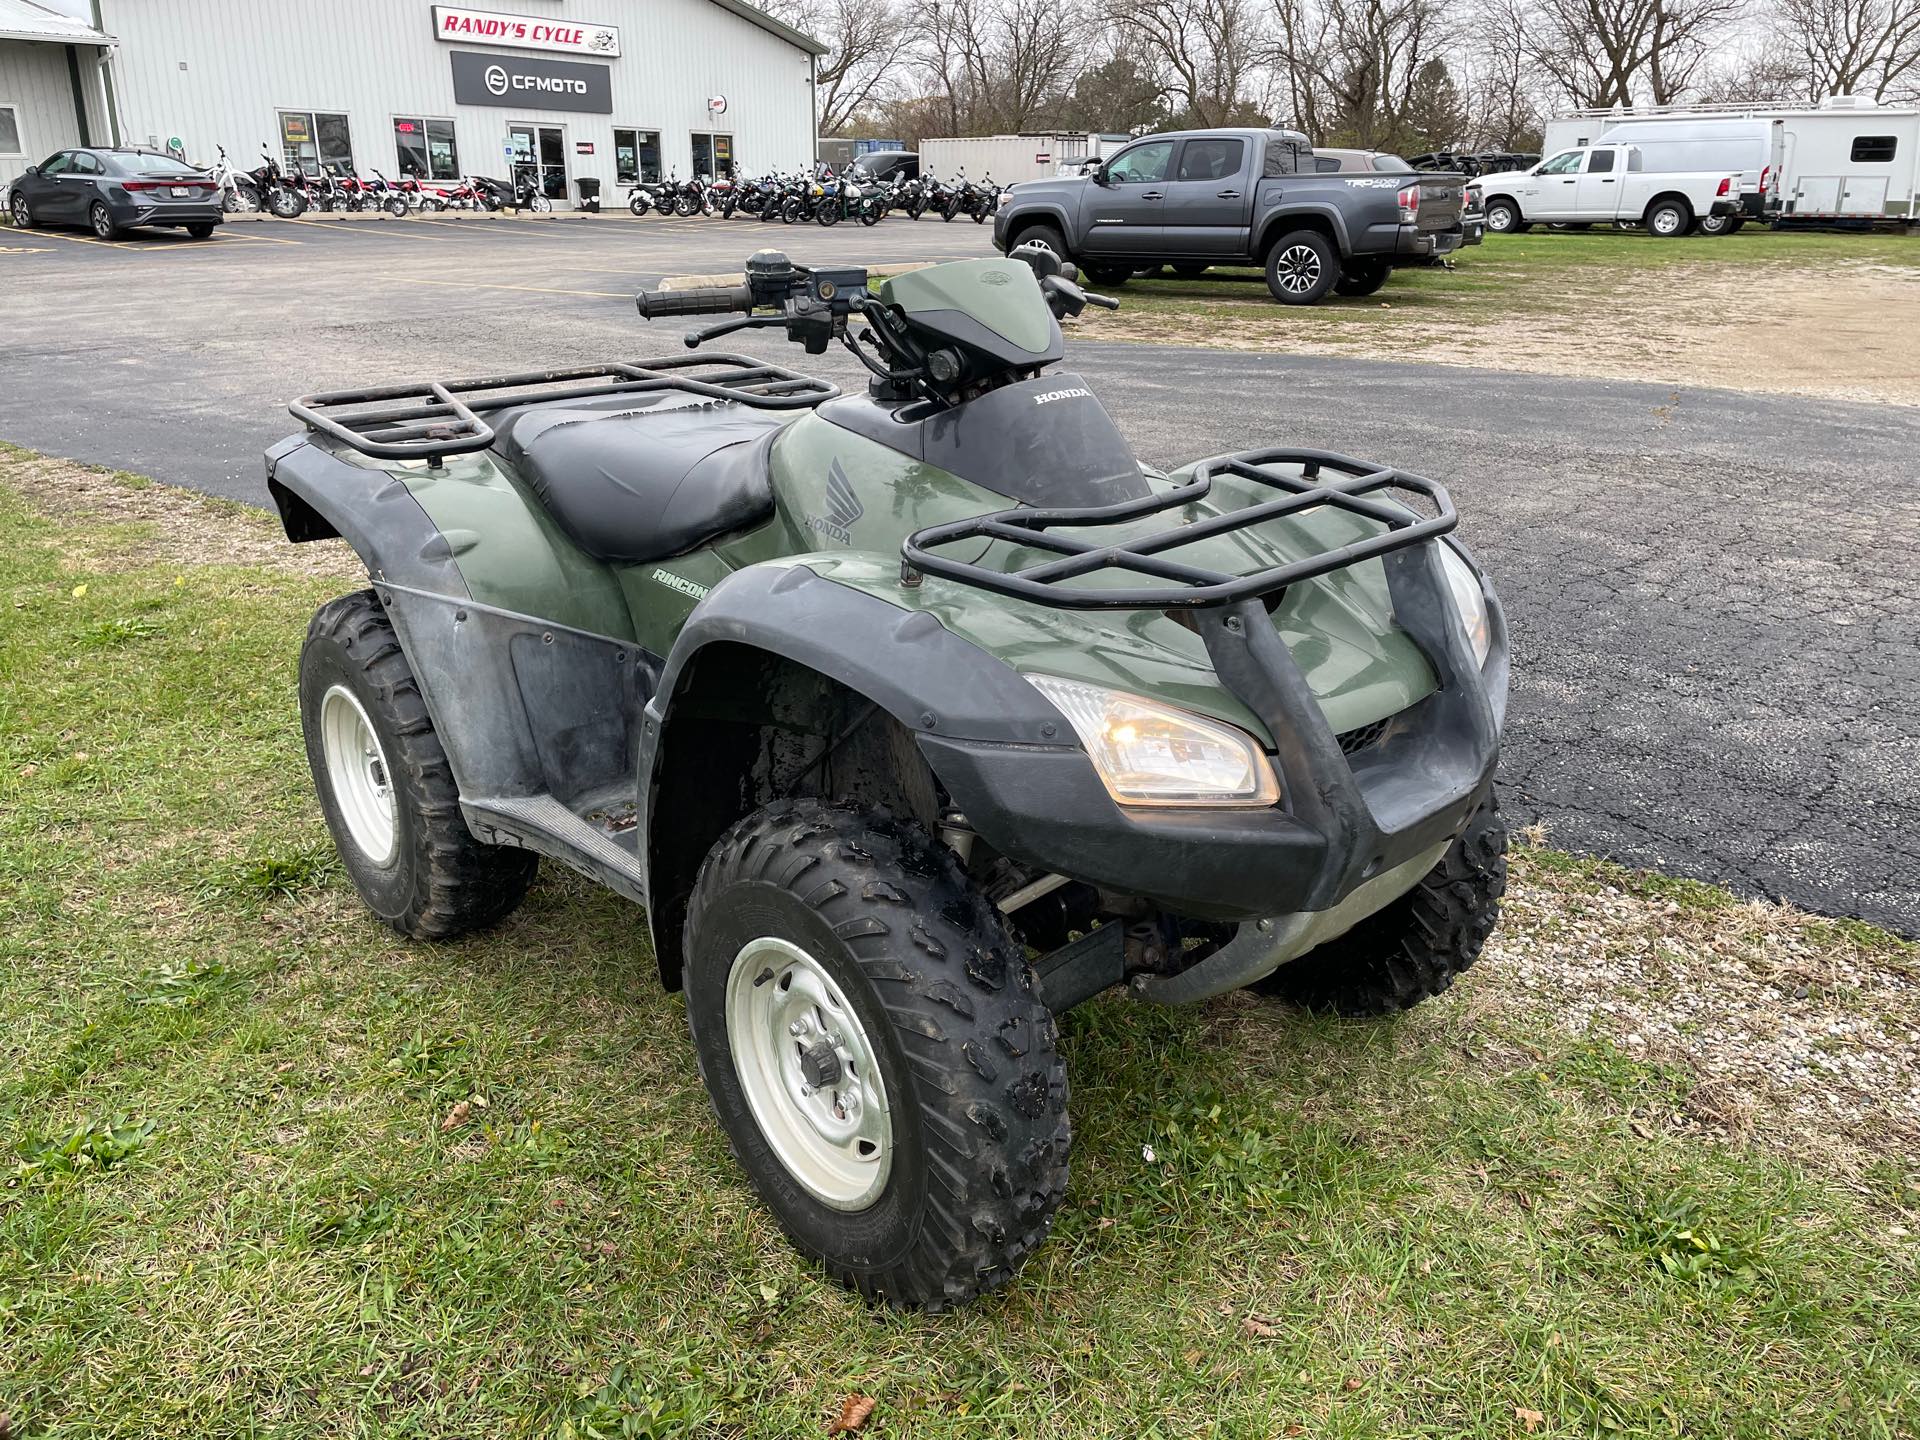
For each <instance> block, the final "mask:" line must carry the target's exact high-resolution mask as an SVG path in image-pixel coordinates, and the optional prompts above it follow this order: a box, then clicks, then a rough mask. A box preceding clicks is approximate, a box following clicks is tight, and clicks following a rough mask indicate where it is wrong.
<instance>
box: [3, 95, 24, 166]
mask: <svg viewBox="0 0 1920 1440" xmlns="http://www.w3.org/2000/svg"><path fill="white" fill-rule="evenodd" d="M25 153H26V152H25V151H23V150H22V149H21V148H20V112H19V111H18V110H16V109H14V107H13V106H11V105H0V155H23V154H25Z"/></svg>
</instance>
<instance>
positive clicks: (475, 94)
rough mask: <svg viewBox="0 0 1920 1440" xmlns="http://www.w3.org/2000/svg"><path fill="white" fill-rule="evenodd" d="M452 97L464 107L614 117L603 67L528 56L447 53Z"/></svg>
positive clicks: (607, 72) (610, 83)
mask: <svg viewBox="0 0 1920 1440" xmlns="http://www.w3.org/2000/svg"><path fill="white" fill-rule="evenodd" d="M449 59H450V60H451V62H452V64H453V98H454V101H455V103H457V104H460V105H491V106H495V107H500V106H511V107H512V108H513V109H515V110H573V111H579V112H581V113H584V114H588V115H611V114H612V113H613V78H612V77H613V72H612V71H611V70H609V69H608V68H607V67H606V66H605V65H582V64H579V63H577V62H575V61H571V60H537V59H535V58H533V57H532V56H530V55H514V56H500V55H476V54H474V53H473V52H472V51H470V50H454V51H451V52H449Z"/></svg>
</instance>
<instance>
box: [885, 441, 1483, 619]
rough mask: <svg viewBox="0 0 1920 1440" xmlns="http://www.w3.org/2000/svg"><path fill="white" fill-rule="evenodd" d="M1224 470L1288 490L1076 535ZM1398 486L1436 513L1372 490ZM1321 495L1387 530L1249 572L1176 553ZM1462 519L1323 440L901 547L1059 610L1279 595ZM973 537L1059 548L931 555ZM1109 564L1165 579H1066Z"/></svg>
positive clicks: (1206, 486) (965, 578) (953, 573)
mask: <svg viewBox="0 0 1920 1440" xmlns="http://www.w3.org/2000/svg"><path fill="white" fill-rule="evenodd" d="M1281 465H1291V466H1298V467H1299V470H1300V473H1299V474H1298V475H1294V474H1290V473H1287V472H1286V471H1282V470H1276V469H1273V468H1270V467H1273V466H1281ZM1329 472H1331V473H1329ZM1216 475H1232V476H1235V477H1236V478H1239V479H1242V480H1250V481H1253V482H1255V483H1256V484H1260V485H1265V486H1267V487H1269V488H1271V489H1274V490H1279V491H1281V492H1283V493H1282V494H1281V496H1280V498H1278V499H1274V500H1264V501H1261V502H1259V503H1257V504H1252V505H1243V506H1241V507H1240V508H1238V509H1236V510H1228V511H1225V512H1223V513H1221V514H1218V515H1211V516H1208V517H1207V518H1206V519H1204V520H1196V521H1193V522H1192V523H1189V524H1174V525H1170V526H1168V527H1167V528H1166V529H1164V530H1156V531H1154V532H1153V533H1152V534H1150V535H1144V536H1140V537H1138V538H1135V539H1132V540H1121V541H1107V542H1101V541H1093V540H1087V539H1083V538H1081V537H1080V536H1077V535H1074V534H1072V533H1071V532H1072V531H1073V530H1075V529H1086V528H1091V527H1099V526H1105V525H1121V524H1126V523H1127V522H1129V521H1134V520H1139V519H1142V518H1144V517H1146V516H1149V515H1157V514H1161V513H1164V512H1166V511H1169V510H1179V509H1182V508H1184V507H1185V506H1188V505H1191V504H1192V503H1193V502H1194V501H1196V500H1200V499H1203V498H1205V497H1206V495H1207V494H1208V493H1209V491H1210V490H1211V489H1212V486H1213V480H1214V477H1215V476H1216ZM1396 490H1397V491H1400V492H1402V493H1405V494H1410V495H1419V496H1423V497H1425V499H1426V500H1427V501H1428V502H1430V503H1431V504H1432V506H1433V508H1434V512H1435V513H1434V514H1432V515H1422V514H1420V513H1418V512H1416V511H1414V510H1410V509H1408V508H1407V507H1406V506H1404V505H1401V504H1399V503H1396V502H1393V501H1390V500H1388V499H1385V498H1384V497H1383V498H1375V496H1376V493H1377V492H1383V491H1384V492H1392V491H1396ZM1322 505H1326V506H1333V507H1335V508H1337V509H1341V510H1345V511H1347V512H1349V513H1351V514H1354V515H1360V516H1364V517H1365V518H1367V519H1369V520H1376V521H1378V522H1379V523H1380V525H1381V527H1382V528H1381V529H1380V531H1379V532H1378V533H1377V534H1374V535H1371V536H1369V537H1367V538H1366V539H1364V540H1358V541H1355V542H1354V543H1353V544H1350V545H1342V546H1339V547H1337V548H1336V549H1332V550H1325V551H1322V552H1320V553H1319V554H1317V555H1308V556H1303V557H1302V558H1301V559H1298V560H1294V561H1291V562H1290V563H1288V564H1285V565H1275V566H1272V567H1270V568H1268V569H1265V570H1256V571H1254V572H1253V573H1252V574H1249V575H1234V574H1229V573H1227V572H1224V571H1219V570H1209V569H1206V568H1204V567H1201V566H1197V565H1191V564H1187V563H1185V562H1183V561H1181V560H1180V559H1179V558H1177V555H1178V551H1179V550H1180V549H1181V547H1182V546H1186V545H1192V544H1195V543H1196V542H1198V541H1201V540H1209V539H1212V538H1214V537H1215V536H1219V535H1227V534H1231V533H1232V532H1234V531H1236V530H1244V529H1246V528H1247V527H1248V526H1250V525H1259V524H1263V523H1265V522H1266V521H1269V520H1277V519H1280V518H1281V517H1283V516H1286V515H1297V514H1299V513H1300V512H1302V511H1305V510H1311V509H1314V508H1316V507H1318V506H1322ZM1458 523H1459V520H1458V516H1457V515H1456V514H1455V513H1454V508H1453V501H1452V499H1451V498H1450V497H1449V496H1448V494H1447V492H1446V490H1445V488H1444V487H1442V486H1441V485H1440V484H1439V483H1438V482H1436V481H1433V480H1428V479H1426V478H1424V477H1422V476H1419V475H1410V474H1408V473H1407V472H1406V471H1404V470H1395V469H1393V468H1392V467H1391V466H1386V465H1371V464H1368V463H1367V462H1366V461H1364V460H1355V459H1353V458H1352V457H1350V456H1346V455H1336V454H1334V453H1333V452H1331V451H1327V450H1245V451H1242V452H1240V453H1239V454H1237V455H1219V456H1215V457H1214V458H1213V459H1211V460H1202V461H1201V462H1200V463H1199V464H1197V465H1195V466H1194V467H1193V480H1192V482H1191V483H1189V484H1186V485H1182V486H1179V487H1178V488H1176V489H1173V490H1169V491H1166V492H1164V493H1162V494H1158V495H1148V496H1145V497H1143V498H1141V499H1138V500H1125V501H1122V502H1120V503H1119V504H1116V505H1088V506H1081V507H1078V508H1074V509H1028V508H1025V507H1022V508H1019V509H1014V510H995V511H993V512H991V513H989V514H986V515H974V516H970V517H968V518H967V519H965V520H955V521H951V522H949V523H948V524H945V525H934V526H930V527H928V528H927V529H925V530H916V531H915V532H914V533H913V534H911V535H909V536H908V537H907V539H906V541H905V542H904V543H903V544H902V546H901V554H902V555H903V556H904V557H905V563H906V565H907V566H908V567H909V569H911V570H917V571H923V572H924V573H926V574H928V575H938V576H941V577H942V578H944V579H948V580H957V581H959V582H960V583H961V584H963V585H973V586H977V587H978V588H980V589H982V590H991V591H993V592H994V593H996V594H1000V595H1011V596H1013V597H1015V598H1016V599H1020V600H1032V601H1035V602H1037V603H1038V604H1041V605H1050V606H1054V607H1056V608H1059V609H1065V610H1140V609H1173V608H1181V609H1194V608H1197V607H1201V606H1212V605H1230V604H1233V603H1234V602H1236V601H1240V600H1250V599H1255V598H1258V597H1260V596H1264V595H1271V594H1273V593H1275V592H1276V591H1280V590H1284V589H1286V588H1287V586H1289V585H1293V584H1297V583H1298V582H1300V581H1302V580H1310V579H1312V578H1313V577H1314V576H1316V575H1325V574H1326V573H1328V572H1329V571H1332V570H1338V569H1341V568H1343V567H1344V566H1348V565H1355V564H1358V563H1359V562H1360V561H1362V560H1370V559H1374V558H1376V557H1378V556H1381V555H1385V554H1387V553H1389V552H1390V551H1394V550H1401V549H1404V548H1406V547H1407V546H1409V545H1417V544H1419V543H1420V542H1421V541H1423V540H1430V539H1432V538H1433V537H1434V536H1436V535H1444V534H1446V533H1447V532H1448V531H1449V530H1452V529H1453V528H1454V526H1455V525H1456V524H1458ZM1061 532H1068V533H1061ZM968 540H972V541H978V540H1005V541H1008V542H1010V543H1012V544H1015V545H1023V546H1028V547H1031V548H1033V549H1036V550H1047V551H1051V552H1053V553H1054V554H1055V555H1057V556H1059V557H1060V558H1059V559H1055V560H1045V561H1042V562H1041V563H1039V564H1037V565H1029V566H1027V567H1025V568H1024V569H1018V570H1004V569H996V568H994V567H993V566H991V565H981V564H977V563H973V562H970V561H965V560H956V559H953V558H951V557H950V556H946V555H936V554H934V553H932V551H933V548H934V547H935V546H941V545H951V544H955V543H956V542H960V541H968ZM1102 570H1123V571H1128V572H1130V573H1132V574H1135V575H1142V576H1146V577H1149V578H1151V579H1153V580H1156V581H1159V582H1160V583H1159V584H1157V585H1152V586H1133V587H1127V588H1112V589H1099V590H1094V589H1087V588H1084V587H1075V586H1071V585H1068V584H1065V583H1063V582H1066V581H1071V580H1078V579H1083V578H1085V577H1086V576H1088V575H1092V574H1094V573H1095V572H1097V571H1102Z"/></svg>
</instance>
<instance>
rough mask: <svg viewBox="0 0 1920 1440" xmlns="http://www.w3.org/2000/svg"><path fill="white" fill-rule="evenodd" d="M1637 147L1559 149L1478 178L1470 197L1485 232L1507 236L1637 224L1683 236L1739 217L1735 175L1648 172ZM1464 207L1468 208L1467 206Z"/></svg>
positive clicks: (1651, 230)
mask: <svg viewBox="0 0 1920 1440" xmlns="http://www.w3.org/2000/svg"><path fill="white" fill-rule="evenodd" d="M1643 166H1644V160H1643V157H1642V155H1641V151H1640V147H1639V146H1638V145H1589V146H1587V147H1586V148H1584V149H1580V150H1562V151H1561V152H1560V153H1559V154H1558V155H1550V156H1548V157H1547V158H1546V159H1545V160H1542V161H1541V162H1540V163H1539V164H1538V165H1536V166H1534V167H1533V168H1532V169H1531V170H1503V171H1500V172H1499V173H1497V174H1493V175H1481V176H1478V177H1476V178H1475V179H1474V180H1473V181H1472V182H1470V184H1469V186H1468V189H1469V190H1470V191H1474V192H1477V193H1478V194H1479V197H1480V202H1481V204H1482V206H1484V207H1485V210H1486V215H1487V229H1489V230H1491V231H1493V233H1494V234H1496V235H1513V234H1518V233H1519V232H1520V231H1522V230H1525V229H1526V228H1527V227H1528V226H1530V225H1533V224H1535V223H1537V222H1546V223H1551V224H1567V225H1581V224H1592V223H1594V222H1597V221H1615V222H1617V223H1620V224H1623V225H1644V226H1646V227H1647V232H1648V233H1649V234H1652V235H1660V236H1667V237H1670V236H1674V235H1686V234H1688V233H1690V232H1692V231H1694V230H1697V229H1698V228H1699V225H1700V222H1701V221H1702V220H1703V219H1705V218H1707V217H1708V216H1710V215H1737V214H1738V213H1740V172H1739V171H1737V170H1735V171H1720V170H1678V171H1666V172H1659V171H1651V170H1647V169H1644V168H1643ZM1469 205H1471V201H1469Z"/></svg>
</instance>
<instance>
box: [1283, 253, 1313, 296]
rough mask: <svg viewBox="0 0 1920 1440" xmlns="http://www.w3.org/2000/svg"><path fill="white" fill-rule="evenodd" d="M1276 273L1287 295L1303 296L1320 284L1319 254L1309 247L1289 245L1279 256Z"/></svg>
mask: <svg viewBox="0 0 1920 1440" xmlns="http://www.w3.org/2000/svg"><path fill="white" fill-rule="evenodd" d="M1277 273H1278V274H1279V277H1280V287H1281V288H1282V289H1283V290H1285V291H1286V292H1287V293H1288V294H1289V295H1304V294H1306V293H1307V291H1309V290H1311V289H1312V288H1313V287H1314V286H1315V285H1317V284H1318V283H1319V282H1320V252H1319V251H1317V250H1315V249H1314V248H1313V247H1312V246H1311V245H1289V246H1288V247H1287V248H1286V249H1285V250H1283V251H1282V252H1281V254H1280V264H1279V266H1278V267H1277Z"/></svg>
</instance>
